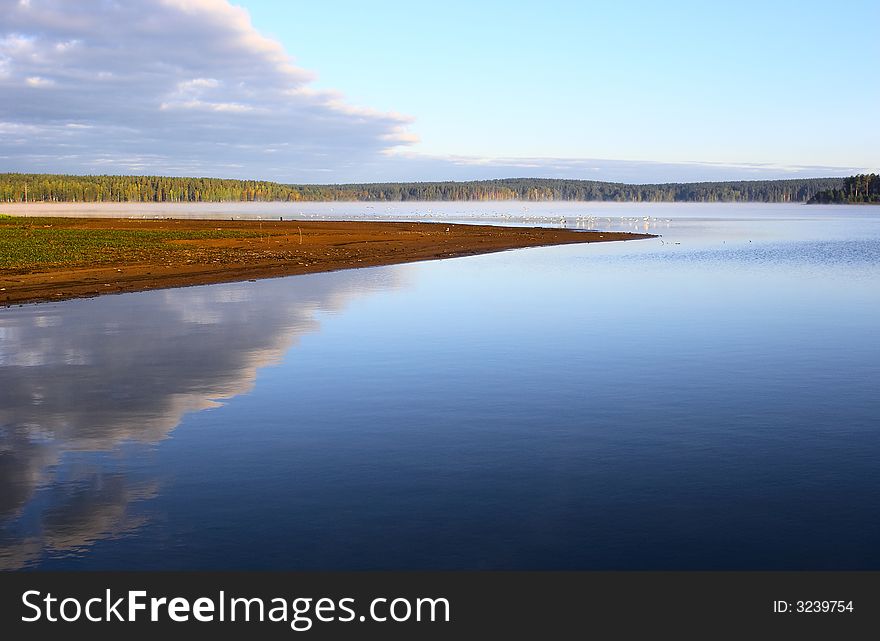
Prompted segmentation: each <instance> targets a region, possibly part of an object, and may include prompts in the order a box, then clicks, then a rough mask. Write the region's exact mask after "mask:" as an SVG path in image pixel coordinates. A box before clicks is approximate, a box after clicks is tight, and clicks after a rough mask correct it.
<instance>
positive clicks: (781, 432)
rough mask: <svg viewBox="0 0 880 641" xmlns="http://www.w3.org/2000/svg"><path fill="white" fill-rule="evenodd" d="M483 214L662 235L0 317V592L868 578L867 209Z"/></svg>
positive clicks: (871, 532) (879, 435) (879, 341)
mask: <svg viewBox="0 0 880 641" xmlns="http://www.w3.org/2000/svg"><path fill="white" fill-rule="evenodd" d="M433 207H434V209H432V215H433V216H436V217H441V218H442V215H443V211H440V210H438V209H437V208H438V207H439V208H442V207H443V206H442V205H433ZM446 207H448V209H447V210H446V214H447V216H448V217H450V218H456V217H462V216H465V215H467V216H468V217H470V218H471V219H473V218H474V216H476V215H477V213H478V212H476V210H470V211H468V212H463V210H462V209H461V208H460V207H457V206H456V205H447V206H446ZM484 207H486V208H487V211H488V210H490V209H491V211H488V213H489V217H490V218H491V219H492V221H496V222H497V221H499V220H507V221H513V222H517V221H519V222H523V221H524V220H525V219H526V218H527V217H533V216H544V217H545V222H546V223H547V224H566V225H573V224H576V225H581V226H589V227H593V226H595V227H601V228H604V229H611V228H633V227H636V228H644V227H649V228H650V229H652V230H653V231H655V232H658V233H662V234H663V237H662V238H661V239H657V240H649V241H637V242H629V243H615V244H605V245H583V246H567V247H554V248H540V249H529V250H520V251H513V252H506V253H501V254H494V255H487V256H478V257H470V258H463V259H455V260H446V261H439V262H427V263H418V264H412V265H406V266H397V267H387V268H373V269H362V270H355V271H347V272H337V273H332V274H318V275H312V276H298V277H292V278H284V279H275V280H264V281H260V282H255V283H239V284H228V285H213V286H207V287H194V288H187V289H178V290H165V291H156V292H148V293H136V294H126V295H120V296H107V297H104V298H98V299H91V300H79V301H68V302H63V303H56V304H42V305H29V306H24V307H15V308H9V309H0V566H2V567H5V568H46V569H62V568H71V569H107V568H117V569H140V568H172V569H173V568H208V569H221V568H230V569H231V568H242V569H264V568H277V569H360V568H368V569H374V568H380V569H421V568H424V569H434V568H447V569H461V568H542V569H555V568H563V569H594V568H603V569H608V568H610V569H624V568H627V569H631V568H650V569H653V568H668V569H696V568H702V569H708V568H726V569H756V568H803V569H817V568H872V569H880V510H878V506H880V420H878V417H880V394H878V381H880V337H878V319H880V209H878V208H869V207H836V208H815V209H814V208H806V207H799V206H756V205H749V206H716V207H711V206H659V207H658V206H637V205H626V206H616V207H615V206H607V205H598V206H597V205H594V204H592V203H589V204H581V205H580V206H574V207H569V206H561V209H560V206H558V205H557V206H547V207H545V208H544V209H541V206H539V205H531V206H530V208H529V210H528V211H526V212H523V211H522V209H520V208H521V207H523V205H518V204H508V205H503V204H489V205H486V204H484ZM562 209H564V210H565V211H562ZM340 213H341V214H345V215H352V214H353V213H354V212H353V211H347V212H333V214H334V215H336V214H340ZM405 213H406V212H402V211H397V212H391V213H390V214H389V213H388V212H384V213H383V215H392V216H398V215H400V216H402V215H404V214H405ZM411 213H413V215H416V216H423V215H425V212H424V211H422V212H419V211H415V210H412V212H411ZM267 215H268V214H267ZM560 216H564V217H565V218H566V221H565V223H562V222H561V221H560V220H559V217H560ZM514 219H517V220H514ZM575 220H577V221H578V222H577V223H575V222H574V221H575Z"/></svg>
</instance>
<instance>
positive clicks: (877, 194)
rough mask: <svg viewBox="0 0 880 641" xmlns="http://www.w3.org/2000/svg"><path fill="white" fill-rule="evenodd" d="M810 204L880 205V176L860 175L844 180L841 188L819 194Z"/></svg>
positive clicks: (811, 199)
mask: <svg viewBox="0 0 880 641" xmlns="http://www.w3.org/2000/svg"><path fill="white" fill-rule="evenodd" d="M809 202H810V204H813V203H820V204H839V203H880V175H877V174H859V175H858V176H850V177H849V178H846V179H844V181H843V185H842V186H841V187H832V188H830V189H823V190H822V191H820V192H817V193H816V194H815V195H814V196H813V197H812V198H810V201H809Z"/></svg>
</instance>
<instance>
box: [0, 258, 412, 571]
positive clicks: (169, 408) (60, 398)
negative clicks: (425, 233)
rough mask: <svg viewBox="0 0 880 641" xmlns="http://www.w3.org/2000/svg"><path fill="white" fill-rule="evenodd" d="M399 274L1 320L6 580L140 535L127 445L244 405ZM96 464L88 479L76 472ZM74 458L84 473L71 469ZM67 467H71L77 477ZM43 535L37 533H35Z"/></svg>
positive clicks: (139, 446)
mask: <svg viewBox="0 0 880 641" xmlns="http://www.w3.org/2000/svg"><path fill="white" fill-rule="evenodd" d="M402 273H404V270H402V269H400V268H384V269H368V270H351V271H342V272H334V273H328V274H315V275H311V276H302V277H294V278H285V279H271V280H264V281H260V282H256V283H233V284H226V285H214V286H208V287H193V288H184V289H173V290H160V291H155V292H148V293H142V294H134V295H121V296H108V297H104V298H99V299H91V300H78V301H68V302H64V303H60V304H51V305H50V304H43V305H32V306H25V307H22V308H15V309H6V310H2V311H0V489H2V491H0V568H3V569H10V568H16V567H24V566H28V565H32V564H35V563H37V562H39V561H40V559H41V558H43V557H44V556H45V555H46V554H71V553H74V554H75V553H80V552H82V551H83V550H85V549H87V548H88V547H89V546H90V545H92V544H93V543H94V542H95V541H98V540H100V539H106V538H115V537H118V536H122V535H124V534H126V533H129V532H132V531H134V530H136V529H137V528H139V527H141V526H142V525H143V523H144V518H145V517H144V516H143V514H141V515H140V516H138V515H137V514H136V513H137V512H138V510H137V509H134V508H133V507H132V505H133V504H134V503H136V502H137V501H141V500H144V499H148V498H150V497H152V496H154V495H155V494H156V492H157V491H158V489H159V488H158V484H156V483H155V482H154V481H146V482H144V481H137V482H135V481H134V480H129V479H127V478H126V476H125V474H123V473H122V472H118V471H115V470H114V467H118V466H119V462H118V461H116V462H115V463H114V462H112V461H111V462H107V461H105V460H104V459H106V458H107V457H106V456H104V457H103V458H102V457H101V456H100V454H101V453H104V452H112V453H114V455H116V454H118V455H120V456H122V457H124V456H126V451H127V449H131V448H126V451H123V449H124V448H122V446H123V445H126V444H134V449H135V450H137V451H138V452H140V453H141V454H142V453H143V451H144V448H147V449H148V448H149V447H151V446H152V445H154V444H156V443H159V442H160V441H162V440H163V439H165V438H167V437H168V436H169V434H170V433H171V432H172V430H174V428H175V427H177V425H178V424H179V423H180V421H181V420H182V418H183V416H184V415H185V414H187V413H188V412H194V411H199V410H202V409H206V408H210V407H216V406H217V405H219V404H221V403H222V401H223V399H228V398H231V397H233V396H236V395H239V394H244V393H247V392H248V391H249V390H250V389H251V388H252V387H253V385H254V381H255V379H256V375H257V371H258V370H259V369H260V368H262V367H265V366H267V365H270V364H273V363H277V362H280V360H281V359H282V357H283V356H284V354H285V353H286V352H287V351H288V350H289V349H290V347H291V346H292V345H293V344H295V343H296V341H297V340H298V339H299V337H301V336H302V335H304V334H307V333H311V332H316V331H318V330H319V328H320V327H319V323H318V321H317V320H316V313H317V312H337V311H340V310H341V309H343V308H344V307H345V305H346V304H347V303H348V301H349V300H350V299H351V298H352V297H353V296H355V295H358V294H363V293H368V292H370V291H375V290H378V289H386V288H393V287H397V286H399V284H400V283H399V280H400V274H402ZM83 458H85V459H86V460H87V461H89V462H88V465H86V468H87V469H86V471H83V470H82V469H79V467H77V466H81V465H82V459H83ZM72 459H76V465H73V464H72V463H71V460H72ZM71 468H77V469H76V470H75V471H74V472H75V473H71V471H70V469H71ZM34 523H37V525H33V524H34Z"/></svg>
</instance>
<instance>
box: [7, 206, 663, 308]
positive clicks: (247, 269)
mask: <svg viewBox="0 0 880 641" xmlns="http://www.w3.org/2000/svg"><path fill="white" fill-rule="evenodd" d="M0 222H3V223H4V224H3V225H2V226H0V233H16V234H21V235H24V236H25V237H26V238H27V242H29V243H32V244H33V243H37V244H39V243H42V245H40V246H39V247H38V249H40V250H44V249H46V247H49V248H57V247H58V246H59V245H61V244H62V241H61V240H58V239H57V238H53V235H54V234H55V233H56V232H58V233H60V234H64V233H67V234H76V235H78V236H77V237H78V238H79V237H82V238H86V239H88V238H91V237H92V236H93V235H96V234H97V235H101V237H102V238H104V239H110V240H111V241H112V240H113V239H114V238H115V236H114V235H118V236H119V238H123V237H125V238H126V239H127V240H128V239H129V237H130V236H131V235H134V236H135V237H139V236H138V235H139V234H140V235H147V236H148V237H149V238H150V239H151V240H150V242H151V243H152V244H150V245H149V246H148V247H146V248H145V249H144V250H143V251H137V252H136V253H137V256H136V257H135V258H131V257H130V256H128V255H125V256H120V257H116V258H112V257H111V258H110V259H108V258H107V247H106V246H105V247H104V248H98V249H97V250H93V253H94V256H95V259H94V260H93V261H91V262H90V261H88V260H85V261H82V260H80V261H78V262H75V263H74V264H26V265H18V266H16V267H11V268H10V267H5V268H0V304H2V305H5V306H10V305H18V304H25V303H38V302H48V301H59V300H68V299H72V298H89V297H94V296H101V295H106V294H119V293H125V292H135V291H147V290H154V289H166V288H172V287H186V286H194V285H208V284H214V283H224V282H237V281H246V280H256V279H262V278H273V277H281V276H293V275H298V274H312V273H319V272H328V271H337V270H341V269H354V268H359V267H377V266H382V265H395V264H402V263H409V262H416V261H422V260H437V259H442V258H455V257H463V256H473V255H477V254H485V253H492V252H497V251H506V250H510V249H522V248H527V247H542V246H549V245H563V244H575V243H592V242H613V241H623V240H638V239H645V238H654V237H656V236H655V235H654V234H637V233H628V232H602V231H573V230H567V229H553V228H545V227H501V226H494V225H470V224H451V223H450V224H446V223H436V222H384V221H383V222H361V221H311V220H310V221H298V220H292V221H265V220H263V221H260V220H234V221H230V220H205V219H162V220H155V219H130V218H66V217H65V218H54V217H53V218H16V219H14V220H13V221H12V222H10V220H5V221H0ZM8 230H12V231H8ZM153 238H160V239H161V240H159V241H155V240H152V239H153ZM0 239H2V237H0ZM35 239H36V240H35ZM68 242H69V241H68ZM120 251H121V250H120ZM102 252H103V253H102Z"/></svg>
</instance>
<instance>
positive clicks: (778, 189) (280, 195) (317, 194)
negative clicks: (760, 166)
mask: <svg viewBox="0 0 880 641" xmlns="http://www.w3.org/2000/svg"><path fill="white" fill-rule="evenodd" d="M872 176H873V174H872ZM862 178H863V177H860V176H854V177H852V178H846V179H844V178H803V179H791V180H744V181H729V182H696V183H663V184H645V185H636V184H627V183H614V182H601V181H595V180H566V179H551V178H507V179H500V180H477V181H466V182H453V181H447V182H412V183H363V184H338V185H297V184H282V183H276V182H268V181H263V180H233V179H225V178H177V177H169V176H110V175H108V176H97V175H95V176H73V175H57V174H16V173H6V174H0V202H166V203H167V202H226V201H264V202H271V201H285V202H296V201H351V200H355V201H411V200H412V201H421V200H471V201H483V200H525V201H553V200H604V201H620V202H770V203H780V202H808V201H810V202H814V201H815V202H826V201H818V200H816V199H817V198H825V197H826V196H824V195H823V196H820V194H826V193H827V194H832V195H833V196H829V197H833V198H837V196H836V195H834V194H837V193H838V192H840V193H841V194H846V196H841V197H842V198H843V197H846V198H849V197H850V196H849V194H863V193H870V194H873V195H876V194H877V191H876V190H877V182H876V180H877V177H876V176H874V178H873V180H874V182H871V181H870V180H869V181H868V186H867V187H864V186H862V185H863V183H862V182H858V186H857V187H850V186H849V185H850V181H855V180H857V179H859V180H861V179H862ZM854 190H855V191H854ZM870 190H874V191H870ZM853 197H855V196H853ZM828 202H838V201H837V200H833V201H828ZM840 202H854V201H850V200H843V201H840Z"/></svg>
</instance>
